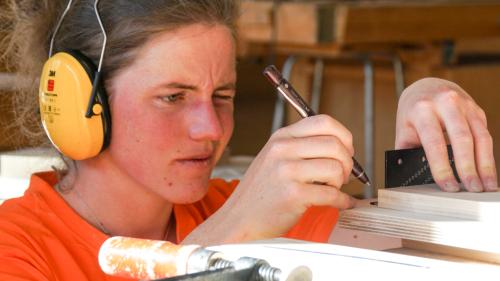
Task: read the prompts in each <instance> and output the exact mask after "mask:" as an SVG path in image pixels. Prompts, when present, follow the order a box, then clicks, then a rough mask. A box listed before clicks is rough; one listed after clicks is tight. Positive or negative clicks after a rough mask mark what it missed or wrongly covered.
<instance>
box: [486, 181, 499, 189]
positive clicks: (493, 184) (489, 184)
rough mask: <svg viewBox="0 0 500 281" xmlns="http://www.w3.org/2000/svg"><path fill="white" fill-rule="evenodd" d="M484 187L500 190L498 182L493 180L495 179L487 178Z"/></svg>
mask: <svg viewBox="0 0 500 281" xmlns="http://www.w3.org/2000/svg"><path fill="white" fill-rule="evenodd" d="M484 188H485V189H486V190H487V191H497V190H498V183H497V181H496V180H493V179H489V180H486V181H485V183H484Z"/></svg>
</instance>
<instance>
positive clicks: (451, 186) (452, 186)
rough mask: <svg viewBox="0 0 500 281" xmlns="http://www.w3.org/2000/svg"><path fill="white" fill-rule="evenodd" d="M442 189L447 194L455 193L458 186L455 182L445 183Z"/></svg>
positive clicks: (458, 188)
mask: <svg viewBox="0 0 500 281" xmlns="http://www.w3.org/2000/svg"><path fill="white" fill-rule="evenodd" d="M443 188H444V190H445V191H448V192H457V191H459V190H460V186H458V184H457V182H455V181H453V180H450V181H447V182H446V183H445V184H444V186H443Z"/></svg>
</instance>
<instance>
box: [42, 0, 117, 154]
mask: <svg viewBox="0 0 500 281" xmlns="http://www.w3.org/2000/svg"><path fill="white" fill-rule="evenodd" d="M98 3H99V0H96V1H95V3H94V10H95V13H96V16H97V19H98V21H99V25H100V27H101V30H102V32H103V35H104V41H103V46H102V51H101V58H100V60H99V67H98V68H96V67H95V65H94V64H93V62H92V60H90V59H89V58H87V57H86V56H84V55H83V54H82V53H80V52H79V51H76V50H68V51H64V52H59V53H57V54H55V55H54V56H52V51H53V47H54V41H55V36H56V34H57V32H58V30H59V28H60V26H61V24H62V22H63V20H64V17H65V16H66V14H67V12H68V11H69V9H70V8H71V4H72V0H69V1H68V5H67V7H66V9H65V10H64V13H63V15H62V16H61V18H60V19H59V22H58V23H57V26H56V28H55V31H54V34H53V35H52V38H51V41H50V49H49V60H48V61H47V62H46V63H45V65H44V67H43V72H42V76H41V79H40V90H39V100H40V112H41V118H42V125H43V127H44V129H45V132H46V133H47V135H48V137H49V139H50V141H51V142H52V144H53V145H54V146H55V147H56V148H57V149H58V150H59V151H60V152H61V153H62V154H64V155H65V156H67V157H69V158H71V159H74V160H83V159H87V158H91V157H94V156H96V155H97V154H99V152H101V151H102V150H103V149H105V148H106V147H107V146H108V144H109V141H110V136H111V116H110V111H109V106H108V102H107V95H106V93H105V90H104V87H103V85H102V83H101V66H102V61H103V57H104V51H105V48H106V41H107V36H106V32H105V30H104V26H103V24H102V21H101V18H100V15H99V11H98V9H97V5H98Z"/></svg>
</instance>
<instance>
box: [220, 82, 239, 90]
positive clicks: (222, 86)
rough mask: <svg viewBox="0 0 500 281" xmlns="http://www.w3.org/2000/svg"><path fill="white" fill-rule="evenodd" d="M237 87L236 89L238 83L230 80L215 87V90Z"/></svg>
mask: <svg viewBox="0 0 500 281" xmlns="http://www.w3.org/2000/svg"><path fill="white" fill-rule="evenodd" d="M235 89H236V84H235V83H233V82H229V83H226V84H223V85H221V86H219V87H217V88H215V91H225V90H235Z"/></svg>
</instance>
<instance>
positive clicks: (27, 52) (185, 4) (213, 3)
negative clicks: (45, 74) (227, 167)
mask: <svg viewBox="0 0 500 281" xmlns="http://www.w3.org/2000/svg"><path fill="white" fill-rule="evenodd" d="M2 2H3V1H2ZM94 2H95V0H75V1H74V3H73V5H72V7H71V9H70V10H69V12H68V14H67V16H66V18H65V19H64V22H63V24H62V26H61V28H60V30H59V32H58V34H57V38H56V40H55V47H54V50H55V51H58V50H62V49H77V50H79V51H80V52H82V53H83V54H84V55H86V56H87V57H89V58H90V59H92V60H93V61H94V63H96V64H97V62H98V61H99V56H100V51H101V47H102V33H101V29H100V27H99V23H98V21H97V18H96V16H95V13H94ZM2 5H3V6H5V7H2ZM66 5H67V0H6V1H5V2H4V3H3V4H0V51H1V50H3V51H4V53H3V54H2V55H1V56H0V59H2V60H3V61H4V63H5V64H6V65H7V66H8V67H9V68H10V69H11V70H13V71H15V72H16V73H18V74H20V75H22V77H24V79H18V80H19V81H24V83H23V85H20V87H18V88H19V91H18V94H17V95H16V101H17V102H16V103H17V106H16V107H15V108H16V113H17V115H18V119H19V120H21V122H24V124H19V125H20V126H21V127H22V128H32V126H31V127H30V126H26V125H28V124H33V123H34V122H36V123H38V124H39V123H40V121H39V120H40V118H39V114H38V100H37V97H38V94H37V88H38V85H37V83H38V82H37V80H38V77H39V75H40V73H41V69H42V66H43V63H44V62H45V60H46V59H47V54H48V51H49V44H50V38H51V36H50V35H51V34H52V32H53V30H54V28H55V26H56V24H57V21H58V19H59V18H60V17H61V15H62V12H63V10H64V9H65V7H66ZM99 13H100V15H101V19H102V21H103V24H104V28H105V30H106V33H107V36H108V40H107V47H106V53H105V57H104V61H103V66H102V71H103V73H104V80H105V81H106V80H109V79H112V78H113V76H114V75H115V74H116V72H117V71H118V70H119V69H121V68H123V67H125V66H127V65H129V64H130V63H131V62H132V61H133V60H134V58H135V55H136V52H137V51H138V49H139V48H140V47H141V45H142V44H144V42H146V41H147V40H148V39H149V38H150V37H151V36H153V35H155V34H157V33H160V32H164V31H169V30H175V29H178V28H180V27H182V26H186V25H190V24H195V23H203V24H208V25H212V24H222V25H225V26H227V27H229V28H230V29H231V31H232V32H233V34H234V35H235V22H236V18H237V16H238V1H236V0H147V1H136V0H102V1H100V2H99ZM2 38H3V39H2ZM26 81H27V82H26ZM30 133H31V137H32V139H33V140H34V141H35V143H36V141H37V140H39V139H40V138H39V137H40V136H42V135H43V132H42V130H41V127H40V126H38V127H37V128H36V129H31V130H30ZM43 139H46V138H43ZM38 143H40V142H38Z"/></svg>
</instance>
